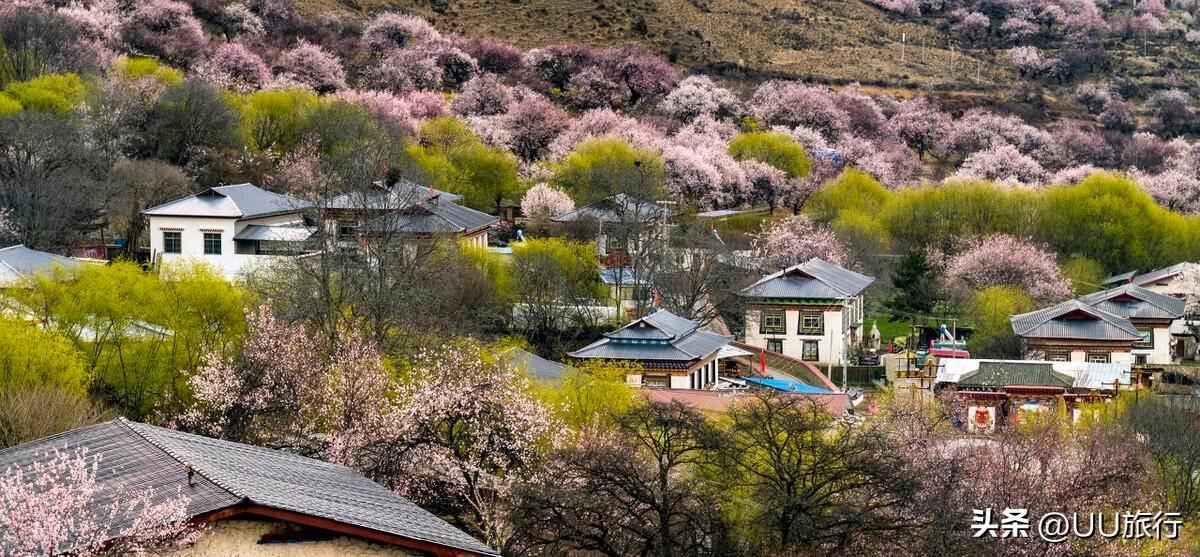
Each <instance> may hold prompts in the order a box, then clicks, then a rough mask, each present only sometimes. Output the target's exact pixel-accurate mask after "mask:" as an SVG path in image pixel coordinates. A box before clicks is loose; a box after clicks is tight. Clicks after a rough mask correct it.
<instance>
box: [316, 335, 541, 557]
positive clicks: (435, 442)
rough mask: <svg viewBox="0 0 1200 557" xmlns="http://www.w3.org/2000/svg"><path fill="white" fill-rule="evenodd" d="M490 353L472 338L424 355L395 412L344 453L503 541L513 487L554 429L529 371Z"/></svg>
mask: <svg viewBox="0 0 1200 557" xmlns="http://www.w3.org/2000/svg"><path fill="white" fill-rule="evenodd" d="M485 358H487V357H486V356H485V355H484V354H483V347H482V346H479V345H477V344H474V343H466V344H463V345H454V346H451V345H447V346H443V347H441V348H439V349H435V350H431V351H426V352H422V353H421V354H419V355H418V357H417V358H416V361H414V362H413V365H412V368H411V371H410V372H409V374H408V378H407V380H405V381H402V382H401V383H400V385H399V386H398V388H397V392H396V395H395V397H394V398H393V399H392V400H393V402H392V405H391V408H390V411H389V412H388V413H387V414H386V415H385V416H383V417H382V419H381V420H380V421H378V422H371V421H364V422H362V423H361V429H360V431H361V433H359V434H358V437H357V439H358V442H357V444H354V443H347V444H345V445H344V449H343V450H342V451H341V455H342V456H341V458H339V461H340V462H342V463H344V464H347V465H349V466H351V467H354V468H356V469H359V470H362V471H364V473H366V474H367V475H368V476H369V477H371V478H372V479H374V480H376V481H378V482H380V483H382V484H384V485H385V486H388V487H391V488H392V489H395V490H396V492H398V493H400V494H401V495H404V496H405V497H408V498H410V499H413V500H414V501H416V502H418V503H421V504H423V505H426V506H427V508H431V509H432V510H433V511H434V512H435V513H445V514H451V515H454V516H456V517H458V518H459V519H460V520H462V521H463V522H465V523H466V524H468V525H469V526H470V527H471V529H472V530H474V531H475V532H477V533H479V534H480V535H481V536H482V537H483V538H484V539H485V540H486V541H487V542H489V543H491V544H492V545H493V546H500V545H502V544H503V542H504V541H505V539H506V538H507V537H508V536H509V535H510V533H509V532H508V531H507V528H506V526H507V521H506V520H505V519H504V511H505V509H506V507H505V505H506V504H507V501H508V494H509V492H510V490H511V488H512V486H513V484H514V482H516V481H517V480H518V479H519V478H521V477H523V476H525V475H526V474H528V473H529V472H530V471H531V470H532V469H533V467H534V465H535V464H536V462H537V461H538V450H537V449H538V447H539V446H540V445H541V444H543V443H545V442H547V441H549V440H550V438H551V437H552V436H553V434H554V432H555V431H556V428H555V426H554V424H553V421H552V418H551V416H550V413H549V411H548V409H547V408H546V407H544V406H543V405H542V404H541V403H540V402H538V400H537V399H536V398H534V397H533V396H532V395H531V394H530V390H529V389H530V386H529V380H528V379H527V378H526V377H525V375H524V374H523V373H522V372H520V371H518V370H516V369H514V368H512V367H510V366H507V365H503V364H498V363H493V362H491V361H489V360H488V359H485Z"/></svg>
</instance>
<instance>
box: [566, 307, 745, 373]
mask: <svg viewBox="0 0 1200 557" xmlns="http://www.w3.org/2000/svg"><path fill="white" fill-rule="evenodd" d="M730 340H733V337H729V336H724V335H718V334H716V333H712V332H709V331H705V330H702V329H700V328H699V326H698V325H697V324H696V323H695V322H694V321H691V320H688V319H684V318H683V317H680V316H678V315H675V314H673V313H671V312H669V311H667V310H663V309H660V310H658V311H656V312H654V313H652V314H649V315H647V316H645V317H642V318H641V319H637V320H635V321H633V322H631V323H629V324H628V325H625V326H624V327H621V328H620V329H617V330H616V331H613V332H611V333H607V334H605V335H604V338H602V339H600V340H597V341H596V342H593V343H591V344H589V345H587V346H585V347H583V348H580V349H579V350H576V351H574V352H571V353H570V354H569V356H571V357H573V358H594V359H605V360H660V361H677V362H690V361H692V360H699V359H701V358H705V357H707V356H709V355H710V354H712V353H713V352H716V351H718V350H720V349H721V347H722V346H725V345H726V344H728V343H729V341H730Z"/></svg>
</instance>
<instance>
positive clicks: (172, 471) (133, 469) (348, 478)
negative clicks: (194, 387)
mask: <svg viewBox="0 0 1200 557" xmlns="http://www.w3.org/2000/svg"><path fill="white" fill-rule="evenodd" d="M77 447H84V448H87V450H88V455H89V456H95V457H99V458H100V470H101V472H100V474H99V478H98V479H100V480H101V482H102V485H103V489H104V491H105V492H107V493H113V492H115V491H116V490H118V489H134V490H140V489H144V488H147V487H149V488H153V489H154V491H155V493H156V494H161V495H162V496H163V497H168V496H173V495H174V493H175V490H176V489H182V490H183V492H184V493H185V495H187V497H188V498H189V506H188V512H189V514H191V515H193V516H195V515H198V514H201V513H204V512H208V511H213V510H218V509H223V508H226V507H230V506H233V505H237V504H242V503H249V504H256V505H260V506H264V507H270V508H274V509H279V510H284V511H290V512H295V513H300V514H304V515H309V516H314V517H320V518H325V519H329V520H333V521H336V522H340V523H343V524H349V525H353V526H358V527H362V528H367V529H371V530H375V531H378V532H382V533H387V534H392V535H396V536H401V537H405V538H410V539H414V540H421V541H425V542H430V543H434V544H438V545H443V546H447V547H451V548H455V549H460V550H464V551H468V552H473V553H477V554H482V555H498V553H496V552H495V551H493V550H491V549H489V548H488V547H487V546H485V545H483V544H482V543H480V542H479V541H477V540H475V539H474V538H472V537H471V536H468V535H467V534H465V533H463V532H462V531H460V530H458V529H456V528H454V527H453V526H451V525H450V524H448V523H446V522H445V521H443V520H441V519H440V518H438V517H436V516H434V515H432V514H430V513H428V512H426V511H425V510H423V509H421V508H420V507H418V506H416V505H414V504H413V503H411V502H409V501H408V500H406V499H404V498H403V497H400V496H399V495H396V494H395V493H392V492H391V491H388V490H387V489H385V488H384V487H383V486H380V485H379V484H376V483H374V482H372V481H370V480H368V479H366V478H364V477H363V476H361V475H359V474H357V473H355V472H353V471H351V470H350V469H348V468H345V467H342V466H338V465H335V464H330V463H326V462H321V461H318V460H313V459H309V458H304V457H301V456H297V455H293V454H289V453H285V452H282V451H276V450H271V449H266V448H262V447H254V446H251V445H243V444H241V443H233V442H230V441H221V440H218V439H212V438H208V437H202V436H199V435H192V434H188V433H182V432H178V431H174V430H170V429H166V428H161V427H155V426H151V425H146V424H141V423H136V422H129V421H126V420H123V419H120V420H114V421H110V422H106V423H103V424H99V425H95V426H89V427H84V428H80V429H76V430H72V431H68V432H66V433H62V434H59V435H56V436H53V437H49V438H46V439H42V440H40V441H35V442H33V443H28V444H25V445H20V446H17V447H13V448H10V449H5V450H3V451H0V470H2V469H6V468H8V467H9V466H23V467H31V466H32V464H33V462H34V461H36V460H39V459H42V458H44V455H45V453H46V451H48V450H52V449H56V448H57V449H62V448H68V449H70V450H74V449H75V448H77ZM188 465H191V466H192V467H193V468H194V469H195V470H196V471H197V472H198V476H199V479H198V481H197V483H196V485H195V486H189V485H188V483H187V476H188V474H187V466H188Z"/></svg>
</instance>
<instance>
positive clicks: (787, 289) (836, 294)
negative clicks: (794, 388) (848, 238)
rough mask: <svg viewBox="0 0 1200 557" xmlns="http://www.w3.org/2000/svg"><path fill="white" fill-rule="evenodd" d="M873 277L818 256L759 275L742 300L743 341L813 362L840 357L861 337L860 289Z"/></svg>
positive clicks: (826, 362) (840, 358)
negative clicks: (743, 311)
mask: <svg viewBox="0 0 1200 557" xmlns="http://www.w3.org/2000/svg"><path fill="white" fill-rule="evenodd" d="M874 281H875V279H874V278H873V277H869V276H866V275H862V274H859V273H856V272H854V271H850V270H847V269H843V268H841V267H838V266H837V265H834V264H832V263H829V262H827V261H825V260H823V259H820V258H816V257H814V258H812V259H809V260H808V261H806V262H804V263H801V264H799V265H795V266H793V267H789V268H787V269H784V270H782V271H779V272H777V273H774V274H770V275H767V276H765V277H763V278H762V279H761V280H759V281H758V282H756V283H754V284H753V285H751V286H749V287H747V288H745V289H743V290H742V291H741V292H740V293H739V294H740V295H741V296H742V297H743V298H744V299H745V300H746V321H745V323H746V329H745V337H746V344H750V345H752V346H755V347H758V348H763V349H766V350H769V351H771V352H777V353H780V354H785V355H788V356H791V357H793V358H799V359H801V360H804V361H806V362H814V363H824V364H829V363H840V362H841V361H842V360H843V358H845V357H847V353H848V350H849V347H850V346H852V345H853V344H855V343H857V342H858V341H859V340H860V338H861V337H862V322H863V291H864V290H866V289H867V287H868V286H870V285H871V283H873V282H874Z"/></svg>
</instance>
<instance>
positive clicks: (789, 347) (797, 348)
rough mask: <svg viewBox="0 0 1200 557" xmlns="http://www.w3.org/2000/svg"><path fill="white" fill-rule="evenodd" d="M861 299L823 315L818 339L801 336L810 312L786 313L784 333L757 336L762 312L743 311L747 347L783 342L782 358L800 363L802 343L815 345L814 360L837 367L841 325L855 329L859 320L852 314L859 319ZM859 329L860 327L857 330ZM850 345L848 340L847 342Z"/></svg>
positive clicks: (840, 348) (806, 335)
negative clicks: (815, 358) (813, 343)
mask: <svg viewBox="0 0 1200 557" xmlns="http://www.w3.org/2000/svg"><path fill="white" fill-rule="evenodd" d="M861 308H862V306H861V297H860V298H859V299H858V301H856V303H854V304H851V305H850V307H848V308H846V309H845V310H842V309H837V308H835V309H832V310H829V311H824V312H822V317H823V319H824V326H825V329H824V332H823V333H822V334H819V335H813V334H800V333H799V332H798V331H799V330H800V320H801V316H802V315H803V314H805V313H812V312H811V311H809V310H801V309H799V308H796V309H787V310H785V311H784V320H785V321H786V324H787V327H786V330H787V333H786V334H777V333H762V332H759V331H760V329H759V322H758V320H759V317H760V315H761V313H762V312H761V310H760V309H757V308H751V309H748V310H747V311H746V344H750V345H752V346H757V347H760V348H766V347H767V340H773V339H780V340H782V341H783V354H785V355H787V356H791V357H793V358H797V359H802V358H803V355H804V341H805V340H815V341H817V356H818V358H817V360H815V362H820V363H831V362H832V363H840V362H841V358H842V352H843V346H845V345H844V344H843V339H842V327H843V323H845V324H850V325H856V324H858V319H855V314H857V315H858V316H859V318H860V319H861V315H862V313H861V312H862V309H861ZM859 328H861V327H859ZM857 336H858V337H859V338H858V340H862V339H861V337H862V335H861V333H860V334H858V335H857ZM846 340H847V342H849V339H846Z"/></svg>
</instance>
